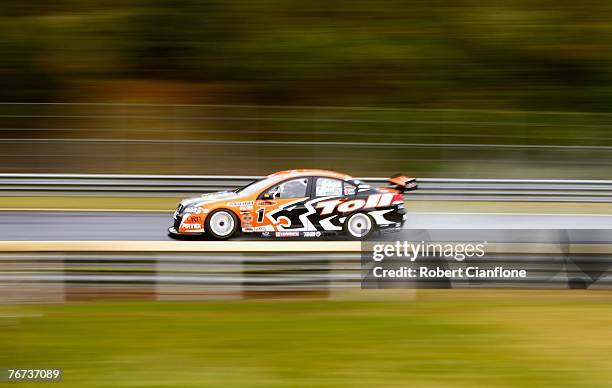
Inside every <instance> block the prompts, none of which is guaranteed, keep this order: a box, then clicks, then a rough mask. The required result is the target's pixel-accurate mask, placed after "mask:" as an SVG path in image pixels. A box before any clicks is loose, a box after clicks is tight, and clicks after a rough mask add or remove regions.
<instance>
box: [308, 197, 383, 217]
mask: <svg viewBox="0 0 612 388" xmlns="http://www.w3.org/2000/svg"><path fill="white" fill-rule="evenodd" d="M392 200H393V194H392V193H387V194H373V195H369V196H368V198H367V200H363V199H353V200H350V201H343V200H342V199H332V200H329V201H323V202H319V203H317V206H316V207H317V209H322V210H321V215H326V214H332V213H333V212H334V210H336V209H337V210H338V212H340V213H349V212H352V211H355V210H359V209H367V208H373V207H385V206H389V205H391V201H392Z"/></svg>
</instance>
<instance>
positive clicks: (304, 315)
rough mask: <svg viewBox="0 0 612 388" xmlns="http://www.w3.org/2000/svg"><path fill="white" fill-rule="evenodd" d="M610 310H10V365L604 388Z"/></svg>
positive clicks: (432, 296) (168, 375)
mask: <svg viewBox="0 0 612 388" xmlns="http://www.w3.org/2000/svg"><path fill="white" fill-rule="evenodd" d="M610 296H612V294H611V293H610V292H608V291H604V292H592V291H591V292H583V291H538V292H537V293H534V292H533V291H491V290H471V291H460V290H452V291H440V290H438V291H433V290H428V291H419V293H418V299H417V300H408V301H395V302H375V301H374V302H372V301H369V302H359V301H342V302H339V301H322V300H299V301H297V300H289V301H288V300H277V301H242V302H239V301H236V302H202V303H197V302H190V303H161V302H122V303H117V302H114V303H106V302H98V303H70V304H65V305H49V306H1V307H0V326H1V327H2V330H1V331H0V343H2V345H3V346H2V348H3V351H2V352H1V353H0V364H1V365H9V366H36V367H48V366H53V367H63V368H64V369H65V378H64V382H63V384H62V386H68V387H107V386H110V385H112V386H117V387H170V386H172V387H174V386H181V387H202V386H224V387H225V386H253V387H256V386H265V387H271V386H278V387H288V386H292V387H296V386H304V387H310V386H425V387H427V386H436V387H445V386H446V387H467V386H470V387H473V386H487V387H511V386H557V387H585V386H601V387H604V386H608V383H609V381H610V379H611V378H612V360H610V358H609V354H610V352H611V351H612V336H611V335H610V330H609V327H610V324H611V323H612V308H610V304H609V300H610ZM28 314H29V316H28ZM36 314H42V316H40V317H39V316H37V315H36ZM20 315H22V316H23V317H19V316H20ZM34 385H36V384H26V383H24V384H20V386H23V387H27V386H34Z"/></svg>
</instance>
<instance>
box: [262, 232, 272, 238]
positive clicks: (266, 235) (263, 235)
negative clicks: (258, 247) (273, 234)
mask: <svg viewBox="0 0 612 388" xmlns="http://www.w3.org/2000/svg"><path fill="white" fill-rule="evenodd" d="M261 236H262V237H270V232H262V233H261Z"/></svg>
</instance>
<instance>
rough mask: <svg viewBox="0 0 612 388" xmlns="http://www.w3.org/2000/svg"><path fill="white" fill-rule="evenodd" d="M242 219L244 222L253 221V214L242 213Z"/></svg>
mask: <svg viewBox="0 0 612 388" xmlns="http://www.w3.org/2000/svg"><path fill="white" fill-rule="evenodd" d="M242 221H244V222H250V221H253V216H252V215H250V214H243V215H242Z"/></svg>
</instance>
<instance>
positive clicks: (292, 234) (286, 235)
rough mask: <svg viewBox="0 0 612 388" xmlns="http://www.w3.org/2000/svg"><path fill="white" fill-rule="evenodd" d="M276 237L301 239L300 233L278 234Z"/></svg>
mask: <svg viewBox="0 0 612 388" xmlns="http://www.w3.org/2000/svg"><path fill="white" fill-rule="evenodd" d="M276 237H300V232H288V231H285V232H276Z"/></svg>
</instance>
